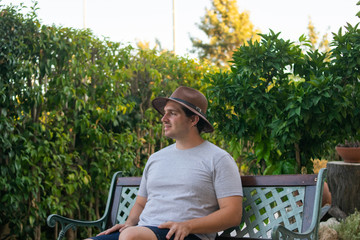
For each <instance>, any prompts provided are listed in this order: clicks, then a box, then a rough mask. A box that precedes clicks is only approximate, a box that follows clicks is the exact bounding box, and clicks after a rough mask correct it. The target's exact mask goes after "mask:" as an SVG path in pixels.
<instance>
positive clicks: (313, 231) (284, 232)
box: [271, 168, 327, 239]
mask: <svg viewBox="0 0 360 240" xmlns="http://www.w3.org/2000/svg"><path fill="white" fill-rule="evenodd" d="M326 172H327V169H326V168H322V169H320V171H319V174H318V177H317V183H316V194H315V200H314V210H313V215H312V219H311V224H310V227H309V229H308V230H306V231H305V232H303V233H297V232H293V231H290V230H289V229H287V228H285V227H284V226H281V225H278V226H276V227H274V228H273V230H272V232H271V238H272V239H318V231H319V223H320V218H321V213H320V212H321V201H322V193H323V188H324V180H325V177H326Z"/></svg>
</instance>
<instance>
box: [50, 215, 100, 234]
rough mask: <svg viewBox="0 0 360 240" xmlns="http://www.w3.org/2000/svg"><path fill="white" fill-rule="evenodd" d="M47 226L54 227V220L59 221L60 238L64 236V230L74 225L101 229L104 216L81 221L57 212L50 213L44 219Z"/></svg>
mask: <svg viewBox="0 0 360 240" xmlns="http://www.w3.org/2000/svg"><path fill="white" fill-rule="evenodd" d="M46 222H47V224H48V226H49V227H55V225H56V222H59V223H60V225H61V230H60V232H59V236H58V238H57V239H58V240H61V239H62V238H63V237H65V234H66V232H67V231H68V230H69V229H70V228H72V229H75V228H76V227H80V226H87V227H98V228H99V229H100V230H101V231H102V230H104V228H105V218H104V217H102V218H101V219H99V220H96V221H81V220H74V219H70V218H66V217H63V216H60V215H57V214H51V215H50V216H48V218H47V220H46Z"/></svg>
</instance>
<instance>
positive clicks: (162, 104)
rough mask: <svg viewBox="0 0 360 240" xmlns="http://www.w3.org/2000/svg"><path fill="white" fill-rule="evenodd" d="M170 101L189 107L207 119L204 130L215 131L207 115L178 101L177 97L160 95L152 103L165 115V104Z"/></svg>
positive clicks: (206, 131)
mask: <svg viewBox="0 0 360 240" xmlns="http://www.w3.org/2000/svg"><path fill="white" fill-rule="evenodd" d="M168 101H173V102H176V103H178V104H180V105H182V106H184V107H186V108H187V109H189V110H190V111H192V112H193V113H195V114H196V115H198V116H199V117H200V118H201V119H203V120H204V121H205V123H206V124H205V126H204V129H203V132H205V133H210V132H213V131H214V128H213V126H212V125H211V123H210V122H209V121H208V120H207V119H206V117H205V116H203V115H201V114H199V112H198V111H196V110H195V109H193V108H191V107H189V106H188V105H186V104H185V103H183V102H180V101H177V100H176V99H170V98H166V97H158V98H155V99H154V100H153V101H152V102H151V103H152V105H153V107H154V108H155V109H156V111H158V112H159V113H160V114H161V115H164V114H165V111H164V107H165V105H166V103H167V102H168Z"/></svg>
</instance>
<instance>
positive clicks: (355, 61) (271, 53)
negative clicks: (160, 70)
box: [205, 25, 360, 174]
mask: <svg viewBox="0 0 360 240" xmlns="http://www.w3.org/2000/svg"><path fill="white" fill-rule="evenodd" d="M346 30H347V31H346V32H345V33H344V34H343V33H342V30H341V29H340V30H339V32H338V33H337V34H334V40H333V42H332V47H333V49H332V50H331V51H330V52H324V53H322V52H319V51H318V50H315V51H313V50H311V49H310V46H311V45H310V44H309V42H308V41H306V38H304V37H303V36H302V37H300V39H299V42H300V43H301V44H294V43H293V42H290V41H285V40H283V39H281V38H279V35H280V33H277V34H275V33H274V32H272V31H270V33H269V34H268V35H261V36H262V40H261V41H260V42H249V44H248V45H242V46H240V47H239V48H238V50H237V51H236V52H235V53H234V56H233V65H232V68H231V72H223V73H215V74H213V75H207V77H206V79H205V82H206V83H207V84H208V85H210V87H209V88H208V89H207V93H208V96H209V97H210V99H211V101H212V102H211V105H210V106H211V107H210V114H209V115H210V116H211V117H212V119H211V120H212V121H213V122H216V124H217V129H218V130H219V131H220V132H221V133H222V135H224V136H225V137H226V138H227V140H228V142H230V143H232V147H231V148H232V149H233V151H232V153H233V155H234V156H235V157H239V158H240V161H239V162H240V164H244V165H246V166H247V169H249V171H250V172H253V173H257V174H285V173H287V174H289V173H299V172H300V171H302V172H312V162H311V159H316V158H322V157H324V156H329V149H333V148H334V146H335V145H336V144H337V143H339V142H342V141H344V139H346V138H351V137H352V138H355V139H358V138H359V135H360V134H359V131H360V121H359V119H360V105H359V103H360V101H359V98H360V83H359V76H360V75H359V74H360V71H359V67H360V57H359V56H360V55H359V53H360V49H359V47H360V30H359V29H358V25H356V26H351V25H347V26H346ZM329 59H330V60H329Z"/></svg>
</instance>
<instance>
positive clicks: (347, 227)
mask: <svg viewBox="0 0 360 240" xmlns="http://www.w3.org/2000/svg"><path fill="white" fill-rule="evenodd" d="M334 229H335V230H336V231H337V233H338V236H339V238H340V240H356V239H360V212H359V211H358V210H355V212H354V213H353V214H351V215H349V216H348V217H347V218H345V220H343V221H341V222H340V224H337V225H335V226H334Z"/></svg>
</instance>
